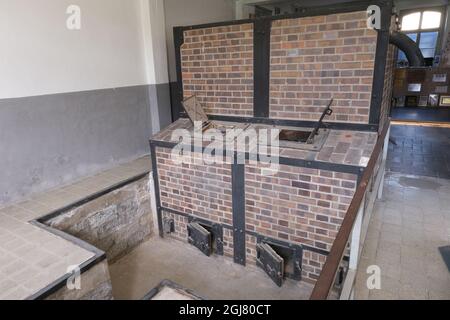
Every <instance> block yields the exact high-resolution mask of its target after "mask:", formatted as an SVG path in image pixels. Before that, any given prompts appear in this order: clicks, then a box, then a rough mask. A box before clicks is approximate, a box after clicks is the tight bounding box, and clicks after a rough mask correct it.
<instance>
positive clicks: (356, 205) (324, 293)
mask: <svg viewBox="0 0 450 320" xmlns="http://www.w3.org/2000/svg"><path fill="white" fill-rule="evenodd" d="M389 128H390V122H388V123H386V125H385V127H384V129H383V131H382V133H381V134H380V135H379V137H378V142H377V144H376V145H375V149H374V151H373V154H372V157H371V158H370V161H369V164H368V165H367V167H366V169H365V171H364V173H363V175H362V178H361V182H360V183H359V185H358V187H357V188H356V192H355V196H354V197H353V200H352V202H351V204H350V206H349V208H348V210H347V214H346V215H345V218H344V221H343V222H342V226H341V228H340V230H339V232H338V234H337V236H336V239H335V241H334V243H333V246H332V248H331V251H330V254H329V255H328V257H327V260H326V262H325V265H324V266H323V268H322V272H321V274H320V277H319V279H318V280H317V282H316V285H315V287H314V290H313V292H312V295H311V297H310V300H326V299H328V297H329V295H330V293H331V290H332V289H333V285H334V282H335V279H336V275H337V273H338V270H339V267H340V264H341V261H342V259H343V257H344V254H345V252H346V249H347V244H348V242H349V239H350V236H351V234H352V231H353V227H354V225H355V222H356V219H357V217H358V212H359V209H360V207H361V205H362V204H363V201H364V198H365V195H366V192H367V188H368V186H369V183H370V180H371V178H372V176H373V174H374V171H375V167H376V165H377V162H378V160H379V158H380V155H381V152H382V151H383V147H384V146H385V141H386V136H387V134H388V132H389ZM385 147H387V146H385Z"/></svg>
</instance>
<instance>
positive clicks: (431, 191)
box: [355, 173, 450, 300]
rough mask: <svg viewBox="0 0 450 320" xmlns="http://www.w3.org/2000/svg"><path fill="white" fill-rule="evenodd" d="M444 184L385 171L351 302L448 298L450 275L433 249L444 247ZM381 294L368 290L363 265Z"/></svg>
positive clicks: (449, 233) (447, 235) (447, 213)
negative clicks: (377, 280)
mask: <svg viewBox="0 0 450 320" xmlns="http://www.w3.org/2000/svg"><path fill="white" fill-rule="evenodd" d="M449 194H450V180H445V179H438V178H432V177H421V176H410V175H405V174H397V173H389V174H388V175H387V177H386V181H385V190H384V196H383V201H379V202H377V203H376V205H375V209H374V213H373V216H372V220H371V222H370V225H369V230H368V234H367V239H366V242H365V244H364V249H363V252H362V258H361V263H360V266H359V270H358V276H357V280H356V292H355V293H356V298H357V299H373V300H398V299H402V300H403V299H408V300H410V299H412V300H424V299H432V300H435V299H439V300H440V299H443V300H450V272H449V270H448V269H447V267H446V264H445V262H444V260H443V258H442V256H441V255H440V253H439V250H438V248H439V247H444V246H448V245H450V196H449ZM374 265H376V266H378V267H380V270H381V290H369V289H368V288H367V285H366V282H367V279H368V277H369V275H367V273H366V271H367V268H368V267H369V266H374Z"/></svg>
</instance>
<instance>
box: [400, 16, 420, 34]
mask: <svg viewBox="0 0 450 320" xmlns="http://www.w3.org/2000/svg"><path fill="white" fill-rule="evenodd" d="M419 24H420V12H415V13H411V14H408V15H406V16H404V17H403V19H402V31H408V30H417V29H419Z"/></svg>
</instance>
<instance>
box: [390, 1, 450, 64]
mask: <svg viewBox="0 0 450 320" xmlns="http://www.w3.org/2000/svg"><path fill="white" fill-rule="evenodd" d="M425 11H435V12H440V13H441V22H440V26H439V27H438V28H432V29H422V21H423V13H424V12H425ZM416 12H420V21H419V28H418V29H415V30H404V31H403V30H401V29H400V32H402V33H404V34H405V35H407V34H412V33H415V34H416V35H417V39H416V43H417V45H418V46H420V40H421V36H422V33H426V32H437V33H438V37H437V43H436V51H435V53H434V57H433V59H434V58H435V57H436V55H438V54H439V53H440V52H441V50H442V47H443V44H442V41H443V39H444V27H445V23H446V20H447V7H446V6H439V7H421V8H415V9H407V10H402V11H400V14H399V23H400V25H401V23H402V21H403V17H405V16H407V15H409V14H411V13H416ZM398 58H399V57H397V62H399V61H402V60H399V59H398Z"/></svg>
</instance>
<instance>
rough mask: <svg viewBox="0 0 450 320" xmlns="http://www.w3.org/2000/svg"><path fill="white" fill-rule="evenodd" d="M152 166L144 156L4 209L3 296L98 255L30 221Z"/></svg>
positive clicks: (33, 287)
mask: <svg viewBox="0 0 450 320" xmlns="http://www.w3.org/2000/svg"><path fill="white" fill-rule="evenodd" d="M149 170H150V159H149V158H148V157H144V158H141V159H138V160H135V161H132V162H129V163H127V164H123V165H120V166H117V167H115V168H113V169H111V170H108V171H105V172H103V173H100V174H98V175H96V176H93V177H89V178H86V179H84V180H81V181H79V182H77V183H74V184H72V185H70V186H66V187H63V188H58V189H55V190H51V191H48V192H45V193H43V194H40V195H35V196H33V197H31V198H30V199H28V200H26V201H24V202H21V203H17V204H15V205H11V206H8V207H6V208H2V209H0V300H5V299H26V298H27V297H29V296H30V295H32V294H35V293H36V292H38V291H39V290H40V289H42V288H44V287H46V286H47V285H49V284H50V283H52V282H53V281H55V280H57V279H58V278H60V277H61V276H63V275H65V274H66V273H67V268H68V267H69V266H73V265H80V264H82V263H84V262H85V261H87V260H89V259H90V258H91V257H93V256H94V254H93V253H92V252H89V251H87V250H85V249H82V248H80V247H78V246H76V245H74V244H72V243H71V242H69V241H67V240H65V239H62V238H60V237H58V236H55V235H53V234H51V233H49V232H47V231H45V230H42V229H40V228H38V227H36V226H34V225H32V224H30V223H29V221H31V220H34V219H37V218H39V217H42V216H44V215H46V214H48V213H50V212H52V211H55V210H58V209H61V208H64V207H66V206H68V205H70V204H73V203H75V202H77V201H80V200H82V199H84V198H86V197H87V196H89V195H92V194H93V193H96V192H99V191H101V190H104V189H107V188H109V187H111V186H113V185H114V184H117V183H120V182H122V181H124V180H126V179H128V178H131V177H133V176H136V175H139V174H141V173H144V172H148V171H149Z"/></svg>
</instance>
